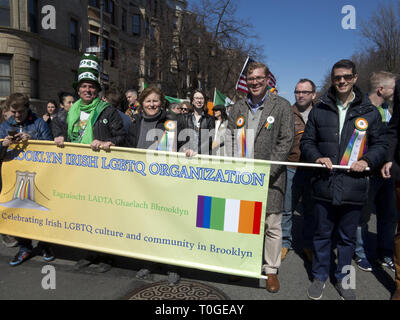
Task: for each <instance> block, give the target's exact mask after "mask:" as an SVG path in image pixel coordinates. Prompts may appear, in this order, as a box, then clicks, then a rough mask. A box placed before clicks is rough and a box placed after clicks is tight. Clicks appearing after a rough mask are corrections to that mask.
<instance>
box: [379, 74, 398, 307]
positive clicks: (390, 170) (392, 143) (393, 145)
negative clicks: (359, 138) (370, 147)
mask: <svg viewBox="0 0 400 320" xmlns="http://www.w3.org/2000/svg"><path fill="white" fill-rule="evenodd" d="M399 136H400V80H397V81H396V87H395V91H394V98H393V117H392V119H391V120H390V123H389V127H388V140H389V152H388V157H387V162H386V163H385V165H384V166H383V167H382V170H381V173H382V176H383V177H384V178H386V179H390V178H391V177H393V179H394V180H395V183H396V189H395V190H396V206H397V214H398V216H397V219H398V220H397V233H396V235H395V239H394V267H395V271H396V273H395V283H396V291H395V292H394V294H393V295H392V300H400V214H399V211H400V139H399Z"/></svg>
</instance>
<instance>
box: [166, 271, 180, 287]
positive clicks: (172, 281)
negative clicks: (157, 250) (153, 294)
mask: <svg viewBox="0 0 400 320" xmlns="http://www.w3.org/2000/svg"><path fill="white" fill-rule="evenodd" d="M179 281H181V277H180V275H179V274H177V273H176V272H168V284H169V285H170V286H176V285H177V284H178V283H179Z"/></svg>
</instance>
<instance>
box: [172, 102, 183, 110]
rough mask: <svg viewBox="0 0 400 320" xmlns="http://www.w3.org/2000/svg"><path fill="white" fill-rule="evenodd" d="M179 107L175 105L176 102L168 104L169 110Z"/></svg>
mask: <svg viewBox="0 0 400 320" xmlns="http://www.w3.org/2000/svg"><path fill="white" fill-rule="evenodd" d="M180 106H181V105H180V104H179V103H176V102H172V103H170V104H169V108H170V109H175V108H180Z"/></svg>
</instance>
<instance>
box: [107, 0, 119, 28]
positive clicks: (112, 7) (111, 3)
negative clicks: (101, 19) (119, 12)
mask: <svg viewBox="0 0 400 320" xmlns="http://www.w3.org/2000/svg"><path fill="white" fill-rule="evenodd" d="M108 12H109V13H110V17H111V24H113V25H116V22H117V21H116V20H117V19H115V3H114V1H111V0H110V1H109V3H108Z"/></svg>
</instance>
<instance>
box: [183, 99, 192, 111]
mask: <svg viewBox="0 0 400 320" xmlns="http://www.w3.org/2000/svg"><path fill="white" fill-rule="evenodd" d="M182 105H185V106H186V107H187V109H188V113H191V112H193V107H192V105H191V103H190V102H188V101H183V102H182Z"/></svg>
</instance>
